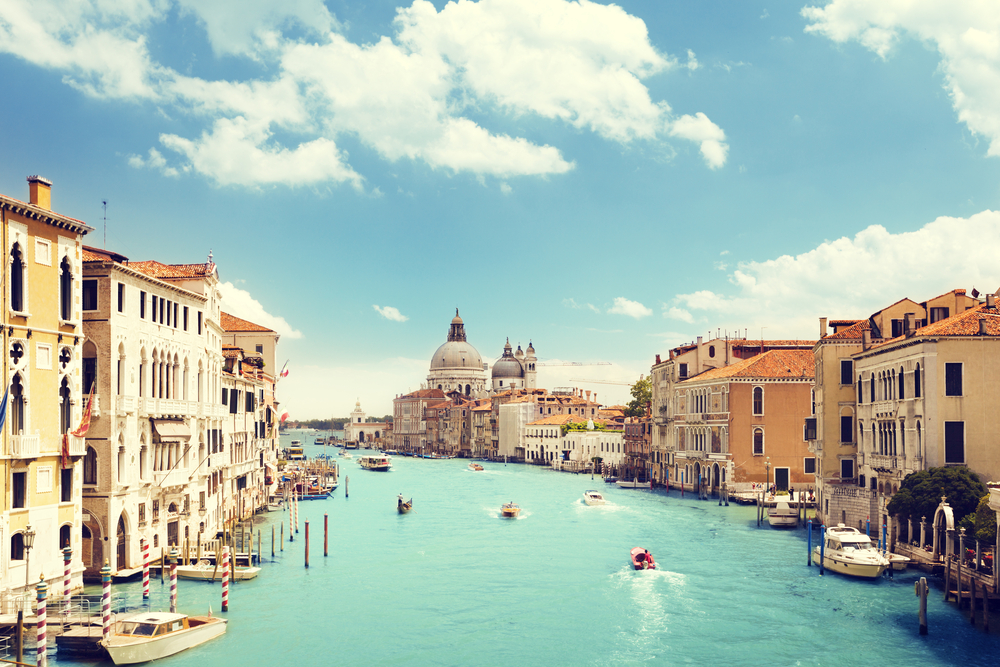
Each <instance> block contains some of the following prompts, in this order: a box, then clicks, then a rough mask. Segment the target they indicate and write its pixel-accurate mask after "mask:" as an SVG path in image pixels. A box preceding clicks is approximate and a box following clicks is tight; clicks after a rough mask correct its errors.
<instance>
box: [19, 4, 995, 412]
mask: <svg viewBox="0 0 1000 667" xmlns="http://www.w3.org/2000/svg"><path fill="white" fill-rule="evenodd" d="M0 79H2V81H3V83H4V84H5V86H4V87H5V89H6V91H7V95H6V96H5V99H4V104H2V105H0V128H2V132H0V147H2V154H3V156H4V159H3V160H2V161H0V192H3V193H4V194H7V195H10V196H13V197H17V198H21V199H27V183H26V182H25V178H26V177H27V176H28V175H31V174H39V175H42V176H44V177H46V178H48V179H50V180H51V181H52V182H53V190H52V201H53V208H54V210H56V211H58V212H60V213H62V214H65V215H69V216H72V217H76V218H80V219H82V220H84V221H85V222H87V223H89V224H90V225H92V226H93V227H94V228H95V231H94V232H92V233H91V234H90V235H88V236H87V237H86V238H85V243H86V244H88V245H91V246H96V247H106V248H109V249H111V250H113V251H115V252H119V253H122V254H124V255H126V256H127V257H129V258H130V259H132V260H147V259H156V260H158V261H161V262H166V263H194V262H202V261H205V259H206V258H207V256H208V253H209V252H210V251H211V252H212V254H213V258H214V260H215V262H216V263H217V265H218V268H219V276H220V279H221V280H222V283H223V291H224V301H225V308H226V310H227V311H229V312H232V313H233V314H235V315H237V316H240V317H243V318H245V319H249V320H251V321H254V322H257V323H259V324H262V325H265V326H269V327H271V328H273V329H274V330H275V331H277V332H278V333H279V334H280V335H281V339H280V343H279V351H278V357H279V364H283V363H284V362H285V360H287V361H288V369H289V375H288V377H287V378H285V379H283V380H281V382H280V383H279V385H278V398H279V400H280V401H281V403H282V405H283V407H284V408H285V409H287V410H288V411H289V413H290V414H291V416H292V418H293V419H309V418H324V417H330V416H344V415H347V414H348V413H349V412H350V411H351V409H353V407H354V403H355V401H358V400H359V401H360V402H361V404H362V407H363V408H364V409H365V410H366V411H367V412H368V414H369V415H377V416H381V415H384V414H389V413H391V410H392V399H393V397H395V396H397V395H399V394H402V393H406V392H408V391H413V390H416V389H419V388H420V386H421V383H422V382H423V381H424V380H425V378H426V375H427V370H428V365H429V361H430V358H431V356H432V354H433V353H434V351H435V349H436V348H437V347H438V346H439V345H440V344H441V343H443V342H444V341H445V340H446V337H447V331H448V326H449V323H450V321H451V318H452V317H453V316H454V313H455V308H459V309H460V312H461V315H462V318H463V320H464V321H465V325H466V331H467V333H468V337H469V342H470V343H472V345H474V346H475V347H476V348H477V349H478V351H479V352H480V354H481V355H482V356H483V359H484V360H486V361H488V362H492V361H493V360H494V359H496V358H497V357H499V356H500V355H501V353H502V350H503V345H504V342H505V341H506V340H507V339H508V338H509V339H510V342H511V344H512V345H513V346H514V347H515V348H516V347H517V345H521V346H522V347H527V345H528V343H529V342H531V343H533V345H534V347H535V349H536V353H537V355H538V357H539V360H540V363H541V364H542V365H541V366H540V368H539V377H538V382H539V386H544V387H547V388H553V387H557V386H559V387H562V386H576V387H580V388H585V389H590V390H592V391H595V392H597V394H598V397H599V398H598V400H599V401H600V402H601V403H605V404H613V403H622V402H625V401H627V399H628V398H629V396H628V385H629V384H631V383H632V382H634V381H635V380H637V379H638V378H639V376H640V375H642V374H648V373H649V369H650V366H651V364H652V363H653V361H654V358H655V355H656V354H663V355H664V356H666V354H667V352H668V350H669V349H670V348H672V347H675V346H677V345H681V344H684V343H687V342H690V341H692V340H694V339H695V338H696V337H697V336H705V337H709V336H715V335H719V334H721V335H726V334H729V335H746V336H749V337H750V338H760V337H761V336H763V337H765V338H769V339H774V338H815V337H816V336H818V332H819V326H818V318H819V317H830V318H854V317H857V318H860V317H866V316H868V315H869V314H871V313H872V312H874V311H876V310H878V309H879V308H881V307H883V306H885V305H888V304H890V303H893V302H895V301H897V300H898V299H900V298H902V297H904V296H908V297H910V298H913V299H915V300H917V301H923V300H926V299H928V298H930V297H933V296H936V295H938V294H941V293H943V292H946V291H948V290H951V289H954V288H966V289H969V290H971V289H972V288H974V287H975V288H977V289H979V291H981V292H982V291H984V290H987V289H988V290H989V291H994V290H996V289H997V288H998V287H1000V275H998V271H997V267H998V266H1000V262H998V261H997V260H996V257H997V255H996V253H997V252H998V251H1000V202H998V198H1000V4H998V3H996V2H995V0H967V1H965V2H961V3H955V2H954V1H953V0H950V1H945V0H880V2H867V1H863V0H816V1H812V2H802V1H801V0H800V1H799V2H777V3H773V2H766V3H760V4H754V3H749V2H740V3H734V2H731V1H729V0H718V1H710V0H709V1H704V2H697V3H691V2H685V1H680V0H678V1H674V0H631V1H624V2H620V3H618V4H602V3H598V2H588V1H586V0H579V1H576V2H570V1H568V0H479V1H478V2H470V1H467V0H460V1H459V2H442V1H435V2H428V1H426V0H416V1H414V2H412V3H410V4H404V3H400V2H390V1H388V0H369V1H368V2H364V3H360V2H350V1H348V0H329V1H327V2H323V1H322V0H285V1H284V2H281V3H276V2H271V1H268V0H241V1H239V2H237V1H235V0H233V1H229V0H214V1H207V0H197V1H195V0H120V1H117V2H116V1H115V0H72V1H71V2H66V1H65V0H4V2H3V3H0ZM103 202H107V205H106V208H105V206H104V204H103Z"/></svg>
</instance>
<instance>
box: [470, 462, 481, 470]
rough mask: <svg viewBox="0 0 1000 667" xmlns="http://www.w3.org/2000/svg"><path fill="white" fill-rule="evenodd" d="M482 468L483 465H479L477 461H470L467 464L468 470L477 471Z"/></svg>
mask: <svg viewBox="0 0 1000 667" xmlns="http://www.w3.org/2000/svg"><path fill="white" fill-rule="evenodd" d="M482 469H483V466H481V465H479V464H478V463H470V464H469V470H473V471H475V472H479V471H481V470H482Z"/></svg>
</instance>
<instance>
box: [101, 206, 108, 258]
mask: <svg viewBox="0 0 1000 667" xmlns="http://www.w3.org/2000/svg"><path fill="white" fill-rule="evenodd" d="M101 205H102V206H103V207H104V249H105V250H107V249H108V200H107V199H102V200H101Z"/></svg>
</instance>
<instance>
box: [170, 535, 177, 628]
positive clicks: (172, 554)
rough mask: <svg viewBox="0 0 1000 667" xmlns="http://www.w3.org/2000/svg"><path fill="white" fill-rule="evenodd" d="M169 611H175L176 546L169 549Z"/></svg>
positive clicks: (172, 612) (173, 612)
mask: <svg viewBox="0 0 1000 667" xmlns="http://www.w3.org/2000/svg"><path fill="white" fill-rule="evenodd" d="M170 613H171V614H176V613H177V547H171V549H170Z"/></svg>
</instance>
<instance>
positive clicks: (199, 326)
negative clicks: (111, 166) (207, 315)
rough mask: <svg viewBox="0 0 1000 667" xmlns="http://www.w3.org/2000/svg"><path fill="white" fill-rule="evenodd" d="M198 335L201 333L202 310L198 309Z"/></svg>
mask: <svg viewBox="0 0 1000 667" xmlns="http://www.w3.org/2000/svg"><path fill="white" fill-rule="evenodd" d="M198 335H199V336H200V335H201V311H200V310H199V311H198Z"/></svg>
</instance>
